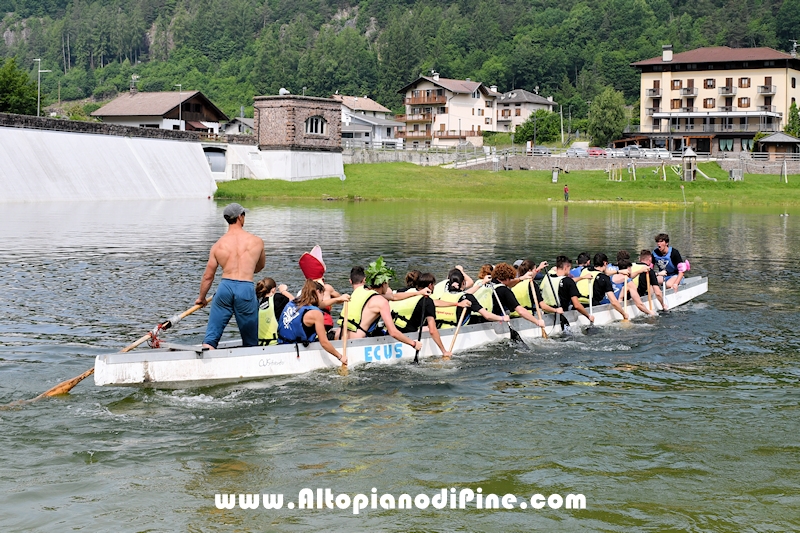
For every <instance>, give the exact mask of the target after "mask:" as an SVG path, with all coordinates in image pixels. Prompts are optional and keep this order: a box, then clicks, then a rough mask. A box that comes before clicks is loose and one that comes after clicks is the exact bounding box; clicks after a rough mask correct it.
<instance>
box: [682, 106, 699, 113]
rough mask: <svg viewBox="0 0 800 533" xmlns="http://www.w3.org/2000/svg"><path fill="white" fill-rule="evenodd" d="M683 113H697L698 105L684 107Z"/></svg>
mask: <svg viewBox="0 0 800 533" xmlns="http://www.w3.org/2000/svg"><path fill="white" fill-rule="evenodd" d="M681 113H697V108H696V107H682V108H681Z"/></svg>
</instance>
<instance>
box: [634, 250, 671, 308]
mask: <svg viewBox="0 0 800 533" xmlns="http://www.w3.org/2000/svg"><path fill="white" fill-rule="evenodd" d="M638 265H644V266H646V267H647V268H648V272H647V275H644V274H641V275H639V286H638V292H639V296H645V295H646V294H648V290H649V292H652V293H653V294H654V295H655V297H656V298H657V299H658V301H659V302H660V303H661V309H663V310H664V311H666V310H667V302H665V301H664V295H663V294H662V293H661V287H659V286H658V276H657V275H656V272H655V270H654V268H653V252H651V251H650V250H648V249H646V248H645V249H643V250H642V251H641V252H639V263H638V264H637V263H634V264H633V267H634V268H637V267H638ZM648 284H649V285H650V287H649V288H648Z"/></svg>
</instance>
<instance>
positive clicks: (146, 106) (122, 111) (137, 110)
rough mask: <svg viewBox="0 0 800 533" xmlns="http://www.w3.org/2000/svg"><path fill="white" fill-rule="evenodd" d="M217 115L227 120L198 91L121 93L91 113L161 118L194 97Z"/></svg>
mask: <svg viewBox="0 0 800 533" xmlns="http://www.w3.org/2000/svg"><path fill="white" fill-rule="evenodd" d="M198 95H199V96H200V98H201V99H202V100H203V101H204V102H205V103H206V104H207V106H208V107H209V108H210V109H211V110H212V111H213V112H214V113H216V114H217V115H218V117H217V120H223V121H224V120H228V117H227V116H225V113H223V112H222V111H221V110H220V109H219V108H218V107H217V106H215V105H214V104H213V103H212V102H211V101H210V100H209V99H208V98H206V96H205V95H204V94H203V93H201V92H200V91H184V92H180V91H163V92H136V93H133V94H131V93H123V94H121V95H120V96H118V97H116V98H115V99H114V100H111V101H110V102H109V103H107V104H106V105H104V106H103V107H101V108H100V109H98V110H96V111H93V112H92V116H93V117H126V116H160V117H163V116H164V115H166V114H167V113H169V112H170V111H172V110H173V109H175V108H176V107H178V104H179V103H183V102H186V101H187V100H191V99H192V98H194V97H196V96H198Z"/></svg>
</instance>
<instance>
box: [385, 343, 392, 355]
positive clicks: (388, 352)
mask: <svg viewBox="0 0 800 533" xmlns="http://www.w3.org/2000/svg"><path fill="white" fill-rule="evenodd" d="M383 358H384V359H391V358H392V345H391V344H386V345H384V347H383Z"/></svg>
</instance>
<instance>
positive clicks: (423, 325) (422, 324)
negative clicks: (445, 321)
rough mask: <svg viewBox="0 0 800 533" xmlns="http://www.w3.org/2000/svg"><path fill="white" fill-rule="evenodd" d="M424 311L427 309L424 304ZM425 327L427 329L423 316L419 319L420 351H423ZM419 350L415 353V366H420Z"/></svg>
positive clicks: (418, 338)
mask: <svg viewBox="0 0 800 533" xmlns="http://www.w3.org/2000/svg"><path fill="white" fill-rule="evenodd" d="M423 298H427V296H423ZM420 301H421V300H420ZM422 309H423V310H424V309H425V304H424V303H423V304H422ZM422 315H425V313H424V312H423V313H422ZM423 327H425V317H424V316H422V317H421V318H420V319H419V334H417V342H418V343H419V344H420V348H419V350H421V349H422V328H423ZM419 350H416V351H415V352H414V364H415V365H418V364H419Z"/></svg>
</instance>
